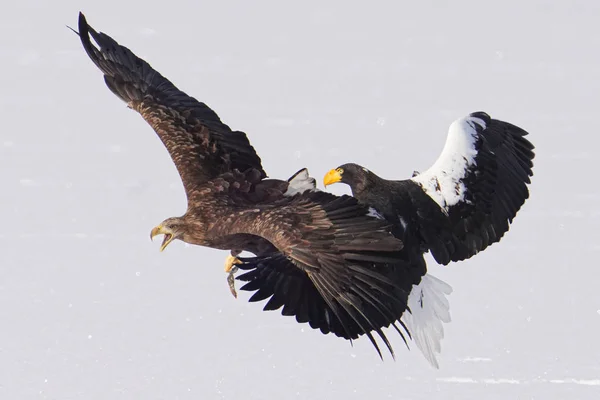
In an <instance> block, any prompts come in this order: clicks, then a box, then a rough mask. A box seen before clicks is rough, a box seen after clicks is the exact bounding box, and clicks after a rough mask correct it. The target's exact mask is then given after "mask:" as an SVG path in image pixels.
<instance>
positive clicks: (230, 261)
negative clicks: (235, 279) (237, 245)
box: [225, 254, 242, 272]
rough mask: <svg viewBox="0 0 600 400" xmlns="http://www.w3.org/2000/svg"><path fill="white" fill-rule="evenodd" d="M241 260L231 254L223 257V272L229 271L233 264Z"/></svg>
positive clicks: (239, 262)
mask: <svg viewBox="0 0 600 400" xmlns="http://www.w3.org/2000/svg"><path fill="white" fill-rule="evenodd" d="M241 263H242V262H241V261H240V260H239V259H238V258H237V257H234V256H232V255H231V254H230V255H228V256H227V258H226V259H225V272H231V270H232V269H233V266H234V265H235V264H241Z"/></svg>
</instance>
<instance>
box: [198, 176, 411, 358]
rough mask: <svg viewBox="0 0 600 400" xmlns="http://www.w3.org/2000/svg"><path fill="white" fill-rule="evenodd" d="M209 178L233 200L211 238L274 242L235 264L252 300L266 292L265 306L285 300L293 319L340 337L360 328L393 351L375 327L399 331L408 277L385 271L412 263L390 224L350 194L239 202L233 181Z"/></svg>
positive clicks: (311, 194)
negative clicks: (401, 278)
mask: <svg viewBox="0 0 600 400" xmlns="http://www.w3.org/2000/svg"><path fill="white" fill-rule="evenodd" d="M227 176H229V175H227ZM292 180H293V179H292ZM213 182H214V184H215V185H219V189H217V190H216V191H218V192H220V193H223V192H224V190H229V193H228V198H229V199H231V200H230V201H237V206H236V207H231V209H232V210H236V211H232V212H231V213H227V215H226V216H224V217H222V218H220V219H219V220H218V221H217V222H216V223H214V225H213V228H212V230H211V231H210V232H209V234H210V237H214V238H224V239H223V240H224V241H225V242H228V243H229V240H231V241H235V240H237V239H238V238H239V235H245V236H244V238H245V239H246V240H247V239H248V237H247V235H251V236H256V237H259V238H262V239H264V240H266V241H268V242H269V243H271V244H272V245H273V246H274V249H273V250H274V251H272V252H269V253H267V254H264V255H259V256H258V257H255V258H251V259H248V260H246V261H245V262H244V264H243V265H242V266H241V268H242V269H251V270H253V271H251V272H250V275H245V277H242V279H246V280H250V281H252V282H251V283H250V284H249V286H246V287H245V289H248V290H258V291H257V293H256V294H255V295H254V296H253V297H252V301H258V300H263V299H266V298H268V297H271V296H272V297H271V299H270V300H269V302H268V304H267V306H266V309H277V308H280V307H282V306H284V311H283V313H284V314H286V315H296V317H297V319H298V321H299V322H309V323H310V324H311V326H312V327H314V328H318V329H321V331H323V332H324V333H328V332H334V333H335V334H337V335H338V336H342V337H345V338H347V339H353V338H356V337H358V336H359V335H362V334H364V335H366V336H368V337H369V338H370V340H371V341H372V343H373V344H374V346H375V348H376V349H377V351H378V352H379V347H378V345H377V343H376V341H375V339H374V337H373V334H377V335H379V337H380V338H381V339H382V340H383V342H384V343H385V344H386V346H387V347H388V349H389V350H390V352H392V354H393V350H392V347H391V345H390V343H389V341H388V340H387V338H386V336H385V334H384V333H383V331H382V328H383V327H387V326H390V325H393V326H394V327H396V329H397V330H398V332H400V333H401V331H400V329H399V328H398V327H397V325H396V324H397V323H400V324H401V322H399V319H400V317H401V316H402V314H403V312H404V310H406V302H407V298H408V293H409V292H410V289H411V287H412V284H413V279H406V281H405V282H399V281H398V280H394V279H392V278H391V277H390V273H389V270H391V271H392V272H393V270H394V269H395V268H397V269H398V271H400V270H402V269H403V270H404V271H410V268H411V266H410V265H409V264H408V263H407V262H406V261H405V260H404V259H403V258H402V254H401V253H400V250H401V249H402V242H401V241H400V240H398V239H396V238H394V237H393V236H392V234H391V233H390V232H391V224H390V223H388V222H387V221H385V220H380V219H376V218H373V217H370V216H369V215H368V214H369V210H368V208H367V207H365V206H362V205H360V204H359V203H358V201H357V200H356V199H354V198H353V197H350V196H342V197H337V196H334V195H332V194H329V193H325V192H319V191H310V190H308V191H303V192H300V193H296V194H293V195H291V196H288V195H283V196H281V197H279V198H277V199H271V200H270V201H269V202H261V203H260V204H257V203H254V202H253V203H251V205H250V206H248V207H240V205H242V203H243V199H240V197H239V196H242V195H241V194H240V190H239V188H240V187H241V186H240V185H235V184H234V183H233V182H232V183H231V184H226V183H225V182H222V178H218V179H217V180H215V181H213ZM231 188H234V189H231ZM218 201H222V198H221V199H220V200H218ZM205 208H206V207H205ZM208 208H210V207H208ZM229 238H230V239H229ZM226 247H228V246H226ZM406 273H408V272H406ZM403 283H404V285H403ZM401 334H402V333H401ZM379 354H380V355H381V352H379Z"/></svg>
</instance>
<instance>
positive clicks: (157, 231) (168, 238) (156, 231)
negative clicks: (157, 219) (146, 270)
mask: <svg viewBox="0 0 600 400" xmlns="http://www.w3.org/2000/svg"><path fill="white" fill-rule="evenodd" d="M156 235H165V237H164V239H163V242H162V244H161V246H160V251H163V250H164V249H165V248H166V247H167V246H168V245H169V243H171V242H172V241H173V238H174V236H173V233H172V232H171V231H170V230H168V229H165V228H164V227H163V226H162V225H158V226H157V227H154V228H153V229H152V231H151V232H150V240H154V236H156Z"/></svg>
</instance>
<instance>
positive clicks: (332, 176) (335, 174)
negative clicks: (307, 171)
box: [323, 169, 342, 186]
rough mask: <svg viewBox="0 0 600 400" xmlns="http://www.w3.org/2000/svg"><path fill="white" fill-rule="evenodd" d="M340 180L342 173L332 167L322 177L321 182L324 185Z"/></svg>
mask: <svg viewBox="0 0 600 400" xmlns="http://www.w3.org/2000/svg"><path fill="white" fill-rule="evenodd" d="M341 180H342V174H340V172H339V171H338V170H337V169H332V170H331V171H329V172H328V173H327V174H326V175H325V177H324V178H323V184H324V185H325V186H327V185H332V184H334V183H338V182H339V181H341Z"/></svg>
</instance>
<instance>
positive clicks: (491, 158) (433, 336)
mask: <svg viewBox="0 0 600 400" xmlns="http://www.w3.org/2000/svg"><path fill="white" fill-rule="evenodd" d="M527 134H528V133H527V132H526V131H525V130H523V129H521V128H519V127H517V126H515V125H513V124H510V123H508V122H504V121H499V120H496V119H492V118H490V116H489V115H488V114H486V113H484V112H475V113H472V114H470V115H468V116H466V117H464V118H460V119H458V120H456V121H454V122H453V123H452V124H451V126H450V129H449V132H448V137H447V141H446V144H445V146H444V148H443V150H442V153H441V155H440V156H439V158H438V159H437V161H436V162H435V163H434V164H433V165H432V166H431V167H430V168H429V169H428V170H427V171H425V172H423V173H415V174H413V176H412V177H411V178H410V179H405V180H387V179H383V178H381V177H379V176H377V175H376V174H375V173H373V172H371V171H370V170H368V169H367V168H365V167H362V166H360V165H357V164H353V163H349V164H344V165H341V166H339V167H338V168H335V169H332V170H331V171H329V172H328V173H327V174H326V175H325V177H324V182H323V183H324V184H325V186H327V185H331V184H333V183H337V182H341V183H346V184H348V185H349V186H350V188H351V189H352V195H353V196H354V197H355V198H356V199H358V201H359V202H361V203H363V204H365V205H367V206H369V207H372V211H373V214H374V215H379V216H381V218H383V219H385V220H387V221H389V222H392V223H393V224H394V228H393V233H394V235H395V236H396V237H397V238H399V239H401V240H402V241H403V243H404V248H403V250H402V251H403V252H404V253H406V257H407V258H408V259H410V260H411V262H412V263H413V265H420V266H421V268H417V269H416V270H415V274H414V275H413V276H412V278H413V279H414V281H413V282H412V283H413V285H414V286H413V290H412V291H411V293H410V296H409V299H408V306H409V309H410V312H405V313H404V315H403V316H402V319H403V321H404V322H405V324H406V325H407V328H408V330H409V331H410V332H411V334H412V337H413V339H414V340H415V342H416V344H417V346H418V347H419V348H420V349H421V350H422V351H423V354H424V355H425V357H426V358H427V359H428V360H429V361H430V362H431V363H432V364H433V365H434V366H435V365H437V362H436V360H435V353H437V352H439V346H440V340H441V338H442V337H443V327H442V322H449V320H450V315H449V313H448V310H449V306H448V301H447V299H446V298H445V295H446V294H449V293H450V292H451V288H450V286H449V285H447V284H445V283H444V282H442V281H440V280H439V279H437V278H434V277H432V276H431V275H429V274H427V273H426V267H425V261H424V259H423V254H424V253H425V252H430V253H431V255H432V256H433V258H434V259H435V260H436V261H437V262H438V263H440V264H443V265H447V264H448V263H450V262H451V261H460V260H466V259H468V258H470V257H472V256H473V255H475V254H477V253H478V252H480V251H482V250H484V249H486V248H487V247H488V246H490V245H492V244H494V243H496V242H499V241H500V239H501V238H502V236H503V235H504V234H505V233H506V232H507V231H508V229H509V225H510V224H511V222H512V221H513V219H514V218H515V216H516V215H517V212H518V211H519V209H520V208H521V206H522V205H523V203H524V202H525V200H526V199H527V198H528V197H529V190H528V186H527V185H528V184H529V183H530V177H531V176H533V172H532V168H533V159H534V156H535V155H534V152H533V150H534V146H533V145H532V144H531V143H530V142H529V141H528V140H527V139H526V138H525V136H527ZM419 259H420V261H419V262H417V260H419Z"/></svg>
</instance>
